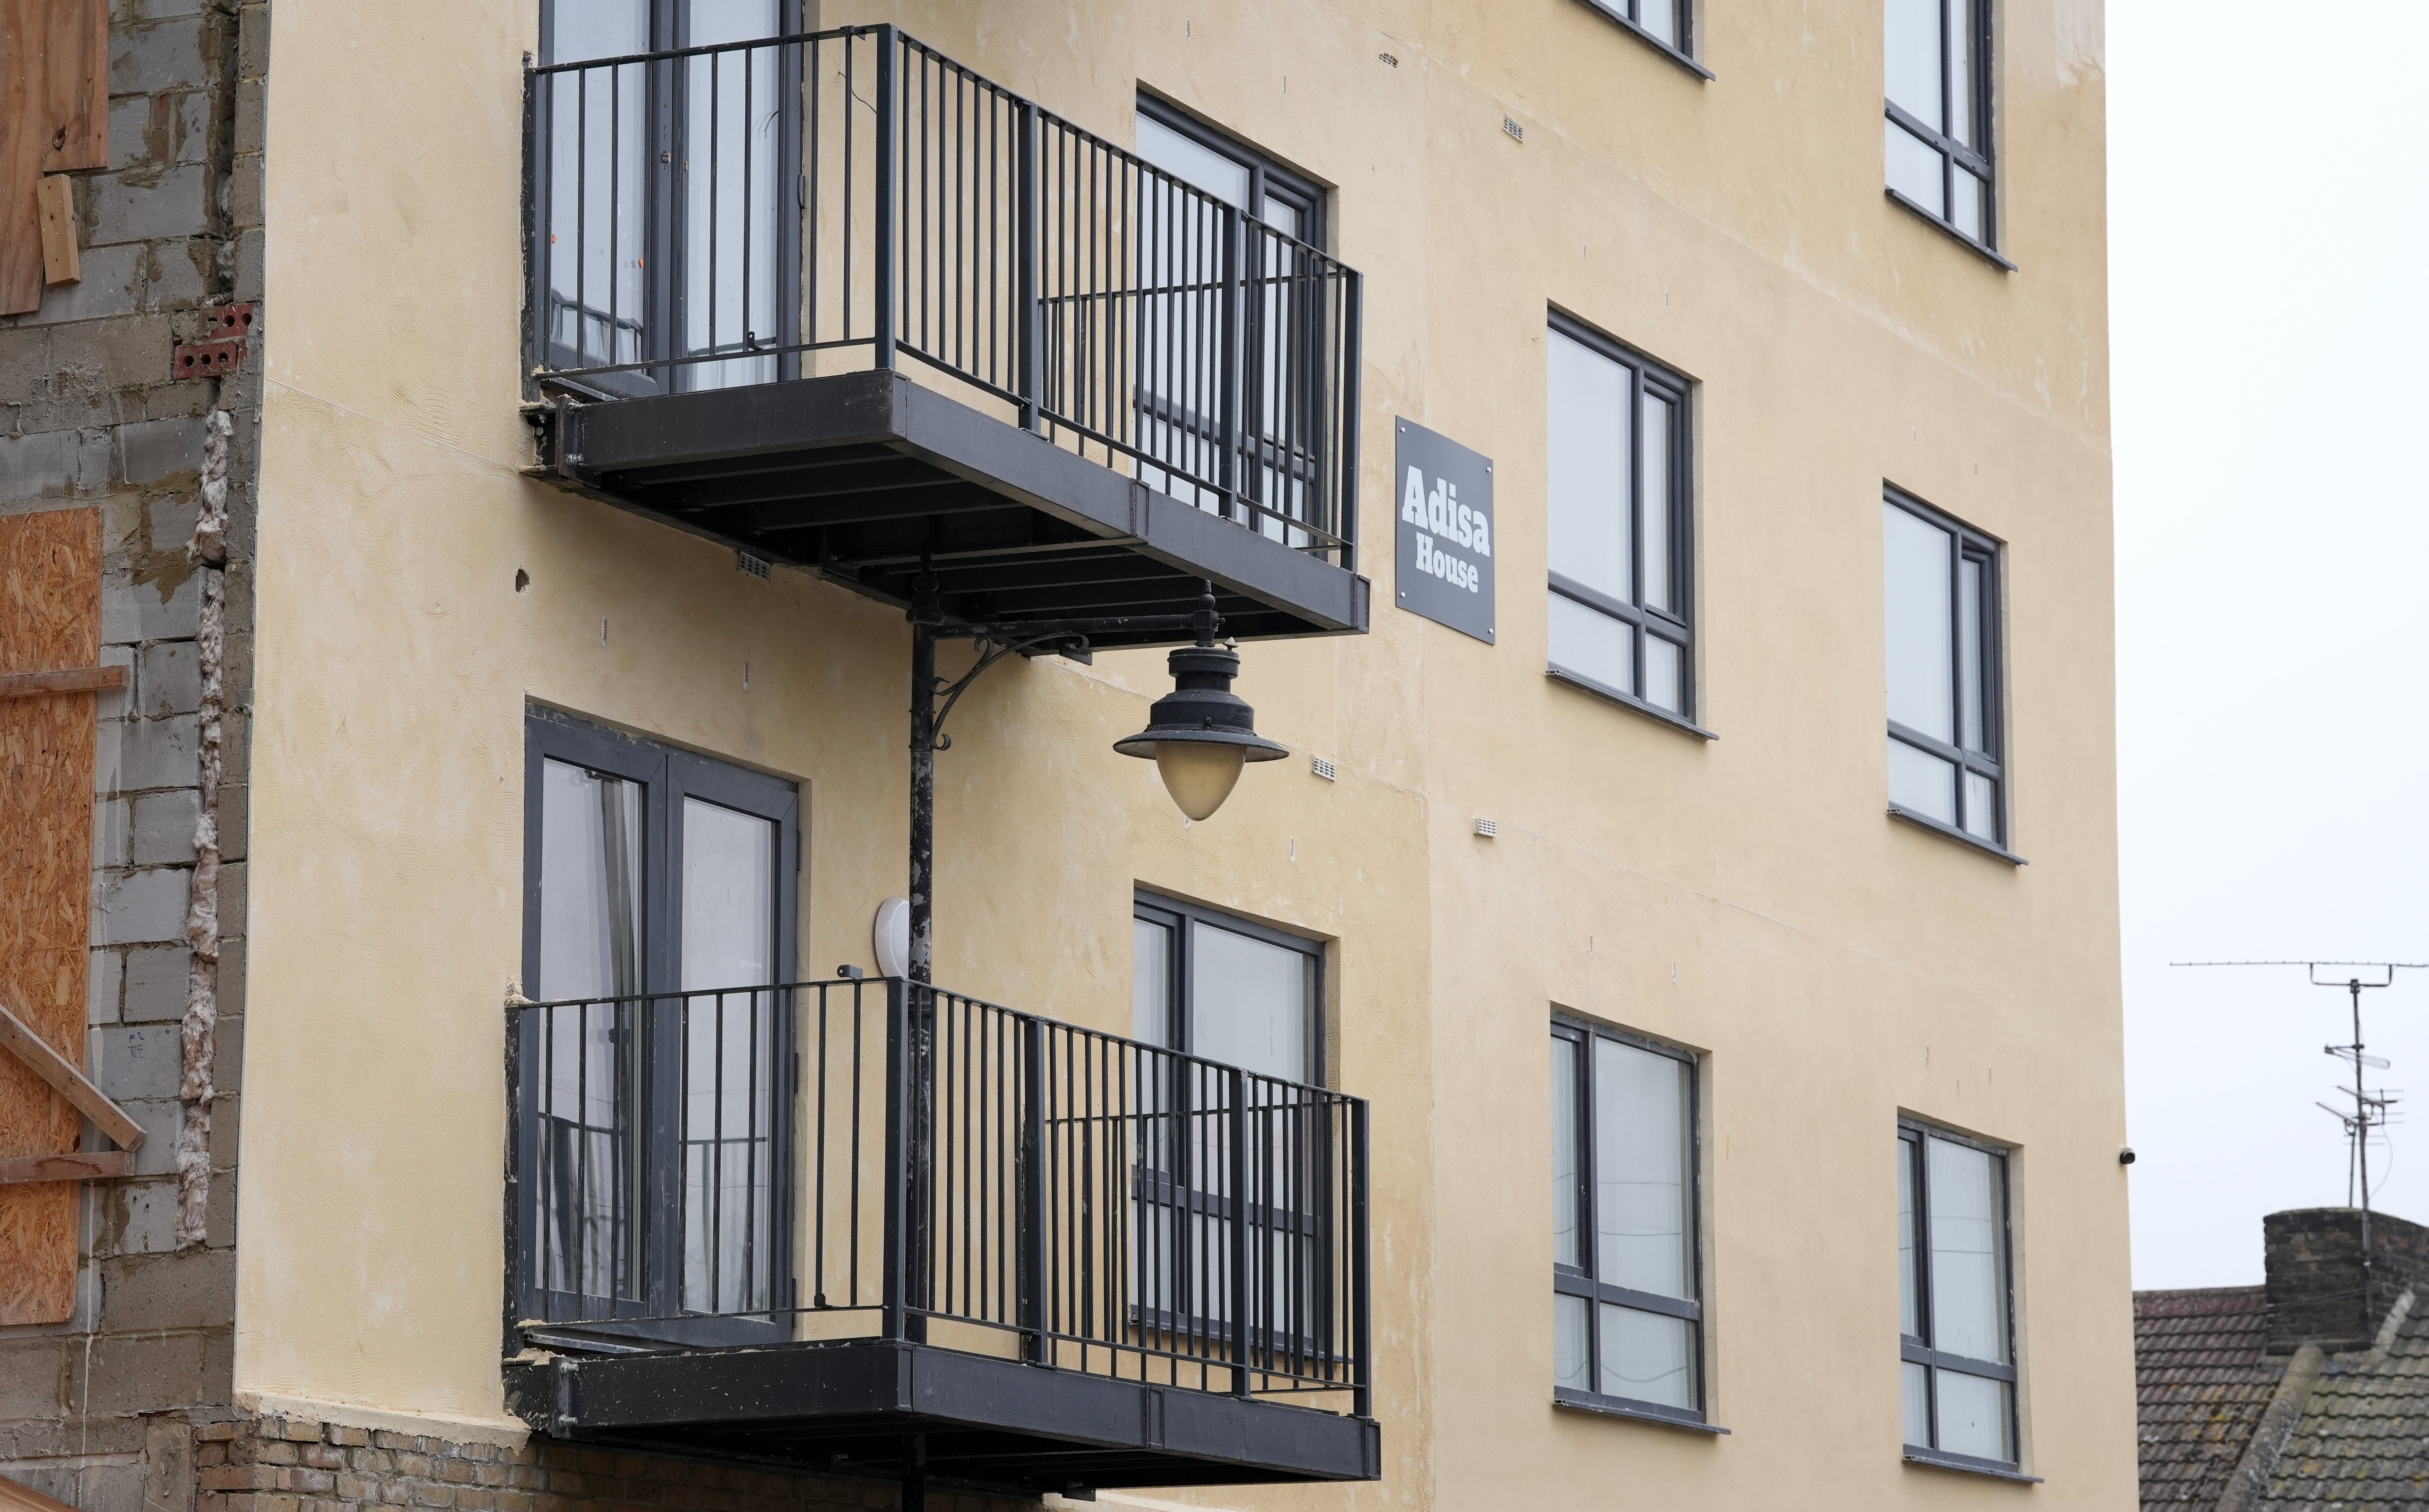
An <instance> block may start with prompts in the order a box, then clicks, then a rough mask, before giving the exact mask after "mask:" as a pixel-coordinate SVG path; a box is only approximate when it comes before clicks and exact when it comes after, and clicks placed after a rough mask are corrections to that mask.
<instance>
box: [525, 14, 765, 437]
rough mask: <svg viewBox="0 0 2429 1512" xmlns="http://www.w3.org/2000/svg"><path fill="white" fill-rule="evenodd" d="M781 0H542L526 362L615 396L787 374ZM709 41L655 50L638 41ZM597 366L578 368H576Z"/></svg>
mask: <svg viewBox="0 0 2429 1512" xmlns="http://www.w3.org/2000/svg"><path fill="white" fill-rule="evenodd" d="M795 10H796V5H795V0H551V3H549V4H548V5H547V6H546V8H545V9H544V12H543V20H542V27H541V44H542V52H543V56H544V61H545V62H547V63H549V64H587V65H588V66H584V67H577V68H570V69H562V70H558V71H556V72H552V73H547V74H541V75H540V79H541V84H540V88H541V90H542V91H543V93H542V97H541V98H540V100H539V101H538V102H537V107H538V109H539V112H540V117H541V122H542V126H543V129H544V130H545V131H546V132H547V133H548V139H549V146H548V151H547V153H546V154H545V156H543V158H542V159H541V162H542V173H543V175H544V180H545V182H544V183H543V185H542V186H541V191H540V198H541V203H542V210H541V215H542V217H543V220H544V222H545V223H544V224H543V225H542V226H541V227H540V228H539V230H540V235H541V238H542V246H541V249H540V250H541V253H542V255H543V266H544V267H545V269H546V274H545V277H544V278H543V280H542V288H541V290H540V291H539V298H540V299H541V300H542V301H543V302H544V304H545V309H544V311H543V313H542V316H541V326H542V333H541V340H542V342H543V344H544V347H545V351H544V352H543V353H541V357H542V360H543V361H544V362H545V363H546V364H547V365H548V366H550V367H552V368H557V369H568V370H573V371H574V373H575V375H576V381H578V382H583V383H586V384H588V385H590V386H596V387H600V388H603V389H604V390H606V391H608V392H611V393H615V394H619V395H636V394H650V393H664V392H670V391H678V390H687V389H698V388H718V387H728V386H735V385H740V384H753V383H766V382H768V381H770V380H772V379H775V378H779V377H785V376H790V375H792V374H793V373H795V372H797V371H798V370H799V362H798V360H797V359H796V357H795V356H794V355H793V354H791V353H774V352H768V351H765V350H764V349H768V348H773V347H782V346H785V345H787V344H789V343H791V342H792V341H794V340H795V339H796V336H795V334H794V333H795V332H796V331H797V329H798V327H799V323H800V321H799V311H798V309H797V308H796V305H797V304H798V291H799V288H800V270H799V266H798V265H799V261H800V223H799V210H798V206H797V205H794V204H793V202H792V200H791V198H790V197H789V196H788V195H786V194H785V190H784V188H783V187H784V186H785V185H788V184H790V183H792V182H793V181H794V178H795V176H796V175H797V174H798V173H799V163H800V156H801V150H800V140H801V123H800V120H799V119H798V118H799V114H800V106H799V94H800V91H799V90H798V89H797V88H794V87H793V86H795V85H797V84H798V83H799V76H800V73H801V62H802V57H803V55H802V54H801V51H800V50H799V49H798V48H795V47H791V46H776V45H770V46H763V47H749V46H744V47H724V48H720V44H727V43H747V42H751V41H757V40H760V39H765V38H774V37H780V36H784V35H786V34H787V33H788V32H790V31H793V30H796V29H798V28H797V25H796V22H797V17H796V15H795ZM688 48H713V49H719V50H716V51H709V52H702V53H693V54H689V55H688V56H684V57H679V58H653V57H650V56H648V55H653V54H663V53H665V52H668V51H669V50H674V49H688ZM596 369H604V370H605V371H593V372H587V373H585V372H584V371H583V370H596Z"/></svg>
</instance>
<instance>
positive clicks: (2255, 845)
mask: <svg viewBox="0 0 2429 1512" xmlns="http://www.w3.org/2000/svg"><path fill="white" fill-rule="evenodd" d="M2297 22H2300V23H2301V25H2296V24H2295V23H2297ZM2107 25H2108V108H2109V117H2108V124H2109V179H2108V201H2109V235H2110V238H2111V240H2110V254H2111V262H2110V277H2111V286H2110V288H2111V294H2110V300H2111V306H2110V307H2111V318H2112V331H2113V340H2114V347H2113V350H2112V357H2113V361H2114V372H2115V385H2116V390H2115V392H2116V411H2115V430H2116V455H2117V546H2118V562H2117V611H2118V689H2117V697H2118V725H2119V752H2118V778H2119V782H2120V789H2121V790H2120V798H2121V803H2122V830H2123V833H2122V837H2121V838H2122V844H2123V885H2124V975H2125V1024H2126V1041H2125V1044H2126V1058H2127V1090H2128V1095H2129V1098H2130V1103H2129V1109H2128V1113H2129V1118H2130V1122H2131V1126H2132V1139H2133V1142H2134V1145H2135V1148H2136V1149H2137V1151H2138V1152H2139V1153H2140V1162H2139V1163H2138V1164H2136V1166H2135V1167H2134V1171H2133V1175H2132V1178H2131V1179H2132V1182H2133V1193H2134V1284H2135V1285H2136V1286H2137V1287H2187V1286H2222V1285H2232V1284H2238V1283H2249V1282H2256V1281H2258V1280H2259V1279H2260V1278H2261V1257H2260V1219H2261V1216H2262V1215H2263V1214H2264V1213H2269V1212H2273V1211H2276V1210H2277V1209H2279V1208H2295V1207H2314V1206H2321V1205H2326V1204H2340V1203H2342V1202H2344V1201H2345V1200H2346V1198H2345V1192H2346V1165H2347V1161H2346V1151H2345V1145H2344V1142H2343V1136H2342V1133H2341V1130H2340V1129H2339V1128H2338V1124H2337V1121H2336V1120H2335V1119H2334V1118H2332V1117H2330V1116H2329V1115H2328V1114H2327V1113H2325V1112H2322V1111H2321V1110H2320V1109H2318V1108H2316V1107H2314V1106H2313V1104H2314V1102H2316V1101H2320V1100H2328V1101H2334V1100H2335V1099H2334V1097H2333V1094H2332V1091H2331V1089H2333V1088H2334V1087H2335V1086H2336V1085H2338V1081H2339V1080H2340V1079H2341V1078H2340V1067H2339V1065H2338V1062H2336V1061H2334V1060H2329V1059H2328V1058H2327V1057H2326V1056H2325V1055H2323V1054H2322V1053H2321V1047H2322V1045H2324V1044H2327V1043H2328V1042H2329V1041H2330V1040H2334V1039H2341V1038H2343V1037H2344V1036H2345V1032H2346V1026H2347V1022H2348V1016H2347V1011H2346V999H2345V996H2344V994H2342V993H2340V992H2329V991H2325V990H2320V989H2313V988H2310V987H2306V986H2305V985H2304V978H2303V973H2302V972H2301V971H2300V970H2299V969H2294V970H2273V971H2272V970H2247V971H2217V970H2212V971H2180V970H2171V969H2169V967H2168V965H2167V962H2169V961H2206V960H2239V959H2273V958H2279V957H2291V958H2306V957H2339V958H2354V959H2363V960H2386V959H2389V958H2392V959H2396V960H2404V961H2429V909H2424V905H2429V698H2424V694H2429V676H2424V673H2429V637H2424V634H2423V617H2424V604H2429V593H2424V585H2423V583H2422V575H2423V571H2424V568H2429V484H2424V481H2423V480H2424V458H2423V452H2424V450H2429V355H2424V353H2429V173H2425V172H2424V170H2423V167H2422V164H2423V163H2424V162H2429V90H2424V88H2423V86H2422V83H2421V80H2422V79H2423V78H2424V77H2429V6H2424V5H2422V4H2421V3H2420V0H2348V3H2344V4H2338V5H2336V6H2332V7H2322V8H2320V10H2319V11H2318V13H2316V14H2313V13H2311V12H2309V11H2308V10H2306V9H2304V8H2295V9H2289V8H2286V7H2285V6H2282V5H2277V4H2271V5H2265V6H2264V5H2260V4H2257V3H2254V0H2227V3H2224V4H2220V3H2208V4H2196V3H2194V0H2109V6H2108V19H2107ZM2363 1007H2364V1011H2365V1020H2364V1022H2365V1025H2366V1026H2367V1027H2368V1028H2369V1038H2370V1041H2371V1051H2372V1053H2374V1054H2383V1055H2385V1056H2387V1057H2388V1058H2389V1059H2390V1060H2393V1061H2394V1062H2395V1064H2394V1069H2393V1070H2392V1071H2391V1072H2388V1073H2384V1074H2383V1075H2385V1076H2387V1077H2388V1080H2389V1082H2390V1083H2391V1084H2392V1085H2393V1086H2395V1087H2397V1088H2404V1087H2409V1088H2411V1089H2413V1091H2414V1093H2415V1094H2416V1097H2415V1100H2414V1101H2412V1102H2411V1103H2409V1104H2407V1105H2404V1106H2403V1107H2399V1108H2398V1109H2397V1110H2396V1118H2397V1122H2396V1124H2395V1126H2393V1127H2392V1128H2391V1129H2390V1130H2389V1131H2388V1137H2389V1140H2390V1142H2391V1144H2392V1148H2391V1149H2385V1150H2382V1149H2373V1151H2372V1153H2371V1165H2372V1167H2373V1169H2374V1172H2375V1170H2376V1169H2378V1168H2382V1167H2387V1166H2391V1172H2390V1173H2389V1175H2388V1178H2387V1179H2385V1181H2384V1184H2383V1185H2378V1186H2377V1192H2378V1193H2379V1201H2377V1202H2375V1203H2373V1206H2376V1207H2383V1208H2386V1209H2387V1210H2389V1211H2392V1212H2395V1213H2399V1214H2402V1215H2404V1216H2406V1217H2410V1218H2413V1219H2416V1220H2419V1221H2421V1222H2423V1223H2429V971H2420V972H2407V973H2399V974H2398V976H2397V981H2396V985H2395V986H2394V987H2393V988H2391V989H2389V990H2388V991H2386V992H2380V993H2371V994H2365V996H2364V1002H2363ZM2373 1075H2381V1074H2378V1073H2373ZM2407 1111H2408V1112H2410V1113H2411V1114H2412V1115H2413V1116H2412V1117H2411V1119H2410V1120H2409V1121H2408V1122H2407V1121H2406V1120H2405V1119H2404V1114H2405V1113H2406V1112H2407ZM2374 1185H2375V1183H2374Z"/></svg>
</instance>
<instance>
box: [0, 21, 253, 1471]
mask: <svg viewBox="0 0 2429 1512" xmlns="http://www.w3.org/2000/svg"><path fill="white" fill-rule="evenodd" d="M268 19H269V18H268V11H267V8H266V6H264V5H261V4H240V3H238V0H112V5H111V15H110V36H109V60H110V81H109V90H110V122H109V149H110V153H109V165H108V167H107V168H106V169H102V170H96V171H92V172H87V173H74V174H73V175H72V176H73V177H74V180H75V202H76V211H77V219H78V228H77V229H78V239H79V240H80V242H81V243H82V247H83V251H82V257H81V261H82V271H83V275H84V276H83V280H82V282H80V283H77V284H74V285H69V286H63V287H60V288H51V289H49V290H46V291H45V293H44V296H43V300H42V306H41V309H40V310H39V311H37V312H35V313H32V314H29V315H23V316H18V317H13V318H8V319H0V513H17V512H22V511H26V510H39V509H54V508H81V507H94V506H98V507H99V508H100V509H101V511H102V519H103V534H104V551H105V558H104V567H103V583H102V588H103V598H102V624H103V628H102V638H103V641H104V642H105V648H106V649H105V650H104V652H103V659H104V661H106V662H111V663H117V664H120V665H124V666H127V667H128V668H129V669H130V673H129V683H128V687H127V689H126V691H125V692H124V694H104V695H103V696H102V698H101V700H100V718H101V726H100V730H99V740H98V748H97V762H96V774H95V787H96V793H95V795H94V812H93V820H94V823H93V858H92V862H93V913H92V952H93V953H92V960H91V998H90V1002H89V1012H88V1020H89V1023H90V1043H89V1044H88V1046H87V1049H86V1062H87V1065H88V1067H89V1068H90V1070H91V1073H92V1075H93V1077H94V1079H95V1080H96V1081H97V1082H98V1083H99V1084H100V1086H101V1088H102V1090H103V1091H104V1092H105V1093H107V1094H108V1095H109V1096H111V1097H112V1098H114V1099H116V1100H118V1101H119V1103H120V1104H121V1105H122V1106H124V1108H125V1109H127V1110H128V1111H129V1112H130V1113H131V1114H132V1115H134V1117H135V1118H136V1119H137V1121H138V1122H139V1123H140V1124H141V1125H142V1126H143V1127H144V1131H145V1135H144V1141H143V1143H142V1146H141V1148H140V1150H139V1151H138V1152H137V1154H136V1159H135V1170H136V1175H135V1176H134V1177H133V1178H132V1179H129V1180H124V1181H112V1182H95V1183H90V1184H88V1185H87V1187H86V1188H85V1190H84V1193H83V1199H82V1218H81V1222H82V1230H83V1257H82V1260H81V1269H80V1273H79V1276H78V1286H77V1302H76V1309H75V1315H74V1318H73V1320H71V1321H70V1322H69V1323H65V1324H60V1325H51V1326H41V1327H25V1328H5V1329H0V1475H6V1476H8V1477H9V1478H11V1479H13V1480H16V1481H19V1482H21V1483H23V1484H25V1485H27V1486H30V1487H33V1488H35V1489H37V1490H40V1491H42V1492H44V1493H46V1494H49V1495H51V1496H54V1497H57V1498H58V1499H59V1500H61V1501H65V1502H68V1503H70V1504H73V1505H75V1506H77V1507H80V1508H83V1509H86V1512H189V1509H190V1507H191V1505H192V1503H193V1497H194V1473H193V1449H194V1444H193V1437H192V1436H193V1433H194V1431H195V1422H197V1421H201V1422H211V1421H212V1420H215V1419H222V1418H226V1417H228V1416H230V1415H231V1413H232V1408H231V1406H230V1405H229V1404H230V1398H231V1390H230V1347H231V1319H232V1314H233V1310H234V1298H235V1263H234V1244H235V1240H236V1235H235V1227H234V1219H235V1211H236V1201H235V1183H236V1171H237V1137H236V1136H237V1126H238V1108H239V1093H240V1073H241V1065H242V1048H241V1046H242V1035H243V1027H244V1019H243V1006H244V964H243V958H244V946H243V934H244V894H245V872H246V846H245V801H244V800H245V791H246V790H245V785H244V783H245V771H246V764H247V741H246V735H247V731H248V715H249V713H250V703H251V698H252V692H251V677H252V674H251V666H252V654H251V649H252V604H253V569H252V563H253V559H254V533H253V520H254V479H255V476H256V469H255V466H254V458H255V455H256V436H257V426H258V415H259V386H258V379H257V377H256V374H257V372H258V371H259V368H260V358H261V346H262V342H263V340H264V339H265V333H266V324H267V322H266V319H265V316H266V312H265V311H262V310H261V309H260V308H259V300H260V295H261V245H262V238H261V223H260V219H261V218H260V213H259V206H260V201H261V194H260V164H261V157H260V154H261V136H262V118H261V102H262V89H263V83H264V75H265V70H266V64H267V58H268ZM229 304H255V305H256V317H255V321H254V325H253V329H252V331H251V333H250V335H249V336H248V337H247V339H248V341H249V343H250V346H251V348H252V350H251V352H250V353H249V355H248V360H247V363H246V366H245V368H244V369H243V370H240V371H239V372H237V373H234V374H232V375H228V376H224V377H208V378H188V379H184V380H179V379H177V378H175V377H173V372H172V354H173V349H174V348H175V346H176V345H177V344H178V343H179V342H183V341H191V340H198V339H206V338H212V337H217V336H219V335H221V334H222V333H219V332H217V331H214V330H211V329H209V317H208V316H207V313H206V312H207V311H208V310H211V309H214V308H219V307H223V306H226V305H229ZM215 413H222V414H224V415H225V416H226V417H227V420H228V439H227V466H226V469H225V472H226V479H227V485H228V487H227V513H228V532H227V549H226V553H225V559H224V563H223V564H214V563H211V562H208V561H198V560H197V559H196V558H195V557H194V556H192V555H190V554H189V552H188V551H187V547H188V544H189V542H190V539H191V538H192V536H193V534H194V525H195V520H196V518H197V515H198V512H199V509H200V500H199V497H198V496H199V494H200V491H201V485H202V476H203V469H204V465H205V443H206V440H207V437H208V436H209V432H210V426H211V417H212V416H213V415H214V414H215ZM214 580H216V583H215V587H216V590H217V592H218V595H219V598H220V600H221V603H222V610H221V617H222V623H223V627H224V632H225V634H224V650H223V657H222V680H223V706H224V710H225V712H224V714H223V717H222V720H221V739H222V758H223V763H222V764H223V782H222V786H221V788H220V790H219V836H220V852H219V853H220V859H221V863H222V865H221V869H220V871H219V874H218V881H217V889H216V891H217V896H218V902H219V910H218V912H219V920H220V933H221V936H222V940H223V943H222V945H221V947H220V961H219V966H218V970H217V972H216V983H215V998H216V1003H217V1007H218V1011H219V1015H220V1016H219V1020H218V1025H217V1030H216V1035H215V1038H214V1044H213V1055H212V1057H211V1060H212V1062H213V1082H214V1084H215V1085H214V1093H215V1095H213V1096H212V1097H210V1098H208V1099H203V1098H194V1099H181V1097H180V1091H181V1088H180V1080H181V1076H182V1072H183V1060H184V1058H183V1053H182V1047H181V1044H180V1021H181V1019H182V1017H183V1016H184V1014H185V1013H186V1011H187V998H188V984H189V978H190V972H191V968H192V964H193V954H192V952H191V950H190V948H189V945H188V944H187V940H188V910H189V904H190V898H191V894H192V886H193V879H194V873H195V866H196V851H195V838H196V818H197V814H198V810H199V807H200V804H201V801H202V791H201V783H200V773H201V764H200V760H199V751H198V744H199V739H200V733H201V730H200V719H199V717H198V713H197V711H198V705H199V703H200V701H201V691H202V686H203V677H202V673H203V665H202V656H201V649H200V647H199V646H198V640H197V637H198V632H199V631H200V628H201V625H202V622H203V616H204V611H203V605H204V600H205V590H206V587H207V585H214ZM198 1105H199V1106H198ZM204 1114H207V1116H208V1120H209V1141H208V1146H207V1150H208V1173H207V1182H198V1183H197V1184H198V1185H201V1186H202V1187H203V1189H204V1192H205V1196H206V1200H205V1203H204V1205H203V1206H202V1207H201V1208H199V1209H197V1211H198V1212H199V1214H200V1215H201V1216H202V1217H203V1218H205V1219H206V1223H205V1224H204V1231H203V1232H202V1233H201V1234H199V1235H195V1236H190V1239H189V1240H188V1241H185V1242H182V1243H181V1242H180V1241H179V1238H178V1235H177V1233H176V1227H175V1224H176V1218H177V1213H178V1182H177V1179H176V1176H175V1175H173V1171H174V1162H175V1157H176V1150H177V1144H178V1135H179V1128H180V1125H181V1123H182V1122H184V1121H185V1120H187V1119H190V1118H197V1115H204ZM195 1127H196V1128H197V1129H199V1128H200V1127H201V1124H200V1122H199V1121H197V1122H196V1123H195Z"/></svg>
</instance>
